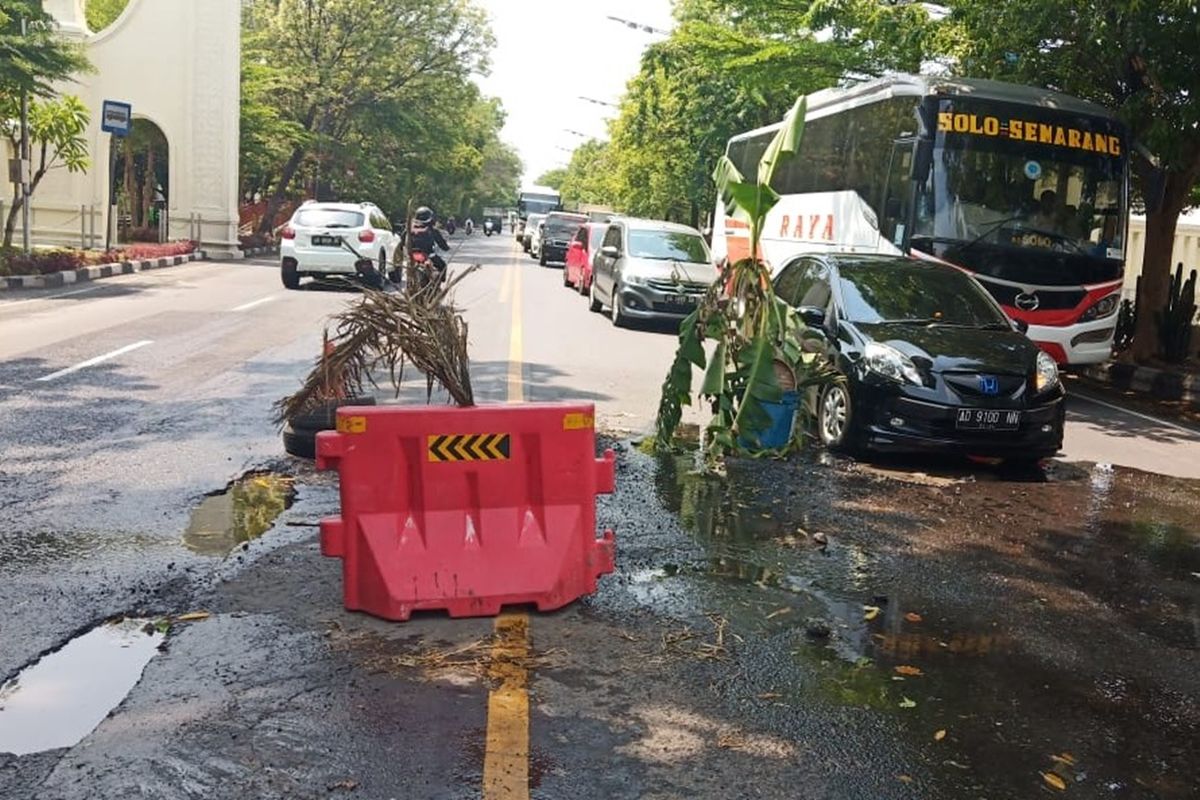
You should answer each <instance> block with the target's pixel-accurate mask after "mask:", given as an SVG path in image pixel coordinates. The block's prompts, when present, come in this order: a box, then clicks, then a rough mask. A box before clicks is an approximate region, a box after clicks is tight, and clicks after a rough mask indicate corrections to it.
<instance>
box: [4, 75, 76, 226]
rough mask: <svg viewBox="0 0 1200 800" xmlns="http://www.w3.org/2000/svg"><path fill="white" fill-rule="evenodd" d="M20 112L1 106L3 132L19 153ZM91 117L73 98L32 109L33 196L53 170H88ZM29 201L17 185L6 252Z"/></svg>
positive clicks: (40, 103)
mask: <svg viewBox="0 0 1200 800" xmlns="http://www.w3.org/2000/svg"><path fill="white" fill-rule="evenodd" d="M15 112H16V109H15V108H14V107H13V106H12V104H11V100H9V102H7V103H0V131H2V132H3V135H4V137H5V138H6V139H8V142H9V145H10V146H11V147H12V148H13V151H14V152H16V148H17V147H18V146H19V143H20V140H21V129H20V125H19V124H18V122H17V119H16V113H15ZM88 121H89V115H88V110H87V106H85V105H84V104H83V101H82V100H80V99H79V98H78V97H75V96H73V95H68V96H66V97H63V98H61V99H59V100H38V101H35V102H33V103H31V104H30V107H29V141H30V151H31V153H32V155H33V158H32V159H31V162H32V163H31V168H32V170H33V174H32V176H31V178H30V183H29V193H30V196H32V195H33V193H34V192H35V191H36V190H37V187H38V185H39V184H40V183H41V182H42V178H44V177H46V173H48V172H49V171H50V170H52V169H59V168H66V169H67V170H68V171H69V172H82V171H84V170H86V169H87V168H88V165H89V163H90V161H89V159H88V147H87V139H86V138H85V137H84V133H85V131H87V126H88ZM24 202H25V199H24V197H22V195H21V187H20V186H19V185H14V187H13V195H12V205H11V206H9V209H8V216H7V218H6V219H5V222H4V243H3V246H4V247H5V248H9V247H11V246H12V239H13V229H14V228H15V227H16V222H17V217H18V215H19V214H20V213H21V209H22V207H23V206H24Z"/></svg>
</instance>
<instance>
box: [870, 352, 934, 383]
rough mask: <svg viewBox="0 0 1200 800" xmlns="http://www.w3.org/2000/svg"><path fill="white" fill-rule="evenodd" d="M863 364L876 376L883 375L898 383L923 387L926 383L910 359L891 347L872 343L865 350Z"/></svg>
mask: <svg viewBox="0 0 1200 800" xmlns="http://www.w3.org/2000/svg"><path fill="white" fill-rule="evenodd" d="M863 364H864V365H865V366H866V368H867V369H868V370H870V371H871V372H874V373H875V374H876V375H881V376H883V377H885V378H888V379H890V380H893V381H896V382H897V383H911V384H914V385H916V386H921V385H923V384H924V383H925V381H924V380H922V379H921V373H920V372H918V371H917V367H916V365H915V364H913V362H912V361H911V360H910V359H909V357H908V356H906V355H904V354H903V353H901V352H900V351H899V350H897V349H896V348H894V347H892V346H891V345H886V344H880V343H879V342H870V343H868V344H867V346H866V348H864V350H863Z"/></svg>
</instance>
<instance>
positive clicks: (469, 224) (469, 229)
mask: <svg viewBox="0 0 1200 800" xmlns="http://www.w3.org/2000/svg"><path fill="white" fill-rule="evenodd" d="M463 230H465V231H466V232H467V236H470V235H471V234H472V233H474V232H475V223H474V222H472V221H471V220H467V224H466V225H464V226H463Z"/></svg>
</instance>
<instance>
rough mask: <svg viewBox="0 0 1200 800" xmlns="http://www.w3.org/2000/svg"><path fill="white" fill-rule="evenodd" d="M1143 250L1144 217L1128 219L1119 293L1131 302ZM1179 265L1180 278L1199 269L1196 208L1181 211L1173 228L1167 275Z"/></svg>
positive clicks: (1198, 212)
mask: <svg viewBox="0 0 1200 800" xmlns="http://www.w3.org/2000/svg"><path fill="white" fill-rule="evenodd" d="M1145 251H1146V218H1145V217H1139V216H1134V217H1131V218H1130V220H1129V247H1128V248H1127V249H1126V252H1127V253H1128V254H1129V260H1127V261H1126V262H1125V286H1124V288H1123V290H1122V294H1123V295H1124V296H1125V297H1127V298H1129V299H1130V300H1132V299H1133V298H1134V296H1135V295H1136V294H1137V279H1138V276H1139V275H1141V274H1142V258H1143V256H1144V255H1145ZM1180 262H1183V276H1184V278H1185V279H1186V278H1187V274H1188V272H1190V271H1191V270H1193V269H1200V209H1193V210H1191V211H1187V212H1184V214H1183V215H1182V216H1180V217H1179V224H1178V225H1177V226H1176V228H1175V249H1174V250H1173V251H1172V253H1171V272H1172V273H1174V272H1175V265H1176V264H1178V263H1180Z"/></svg>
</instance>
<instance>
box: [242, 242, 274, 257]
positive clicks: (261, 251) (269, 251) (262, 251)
mask: <svg viewBox="0 0 1200 800" xmlns="http://www.w3.org/2000/svg"><path fill="white" fill-rule="evenodd" d="M277 255H279V245H277V244H276V245H271V246H270V247H248V248H246V249H244V250H242V256H243V257H245V258H258V257H259V256H277Z"/></svg>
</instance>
